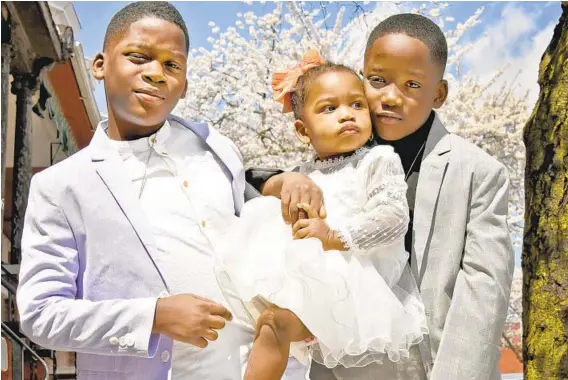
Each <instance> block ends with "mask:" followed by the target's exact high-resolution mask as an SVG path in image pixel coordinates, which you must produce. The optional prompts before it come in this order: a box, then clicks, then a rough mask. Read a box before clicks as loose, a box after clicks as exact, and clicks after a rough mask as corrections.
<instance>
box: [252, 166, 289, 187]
mask: <svg viewBox="0 0 568 380" xmlns="http://www.w3.org/2000/svg"><path fill="white" fill-rule="evenodd" d="M282 173H284V171H283V170H280V169H262V168H249V169H247V171H246V172H245V179H246V181H247V182H248V183H249V184H251V185H252V187H254V188H255V189H256V190H257V191H259V192H260V187H261V186H262V184H263V183H265V182H266V181H268V180H269V179H270V178H271V177H273V176H275V175H277V174H282Z"/></svg>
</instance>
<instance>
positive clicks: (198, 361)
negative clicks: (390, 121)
mask: <svg viewBox="0 0 568 380" xmlns="http://www.w3.org/2000/svg"><path fill="white" fill-rule="evenodd" d="M154 139H155V140H154ZM113 144H115V145H116V147H117V149H118V152H119V153H120V156H121V157H122V159H123V161H124V163H125V165H126V167H127V170H128V171H129V172H130V173H131V178H132V184H133V186H132V192H133V196H135V197H136V198H138V197H139V195H140V194H141V196H140V202H141V206H142V209H143V211H144V213H145V215H146V216H147V218H148V221H149V222H150V225H151V226H152V229H153V233H154V237H155V239H156V244H157V246H158V251H159V257H158V259H157V265H158V267H159V268H160V270H161V272H162V274H163V276H164V278H165V280H166V282H167V284H168V287H169V289H170V292H171V293H172V294H179V293H193V294H196V295H200V296H202V297H206V298H209V299H212V300H213V301H216V302H219V303H223V304H226V303H225V301H224V298H223V295H222V293H221V290H220V288H219V286H218V284H217V280H216V277H215V273H214V270H213V248H212V246H213V244H214V241H215V240H216V239H219V237H220V236H222V234H223V229H224V228H225V227H226V226H227V225H228V224H229V223H228V221H230V220H231V218H234V217H235V216H234V212H235V210H234V204H233V197H232V192H231V183H230V181H229V179H228V178H227V177H226V175H225V174H224V172H223V170H222V169H221V166H220V165H222V164H221V163H220V161H219V160H218V158H217V157H216V156H215V155H214V153H212V152H211V150H210V149H209V148H208V147H207V145H206V144H205V143H204V142H203V141H202V140H201V139H200V138H199V137H198V136H196V135H195V134H193V133H191V132H189V133H188V130H187V129H186V128H184V127H183V126H181V125H178V124H177V123H172V124H170V123H168V122H166V124H164V126H163V127H162V128H161V129H160V130H159V131H158V132H157V133H156V134H155V135H153V136H150V137H149V138H142V139H138V140H134V141H113ZM152 144H153V148H151V146H152ZM150 153H152V154H151V155H150ZM141 189H142V192H141ZM253 334H254V331H252V330H251V329H250V328H247V327H245V326H243V325H241V324H236V323H228V324H227V326H226V327H225V328H224V329H223V330H221V331H220V332H219V339H218V340H217V341H215V342H211V343H210V345H209V346H208V347H207V348H205V349H199V348H197V347H195V346H192V345H189V344H184V343H180V342H175V343H174V349H173V358H172V359H173V362H172V378H173V379H180V380H181V379H184V380H187V379H200V380H201V379H203V380H205V379H212V380H213V379H214V380H223V379H227V380H237V379H241V378H242V376H241V374H242V371H243V370H244V368H245V365H246V361H247V359H248V353H249V350H250V347H251V346H252V340H253V336H254V335H253Z"/></svg>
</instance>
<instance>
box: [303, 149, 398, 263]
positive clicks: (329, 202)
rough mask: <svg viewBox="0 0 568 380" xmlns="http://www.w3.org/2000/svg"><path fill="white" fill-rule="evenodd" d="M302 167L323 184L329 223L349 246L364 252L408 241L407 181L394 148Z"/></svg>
mask: <svg viewBox="0 0 568 380" xmlns="http://www.w3.org/2000/svg"><path fill="white" fill-rule="evenodd" d="M300 172H301V173H304V174H307V175H309V176H310V178H311V179H312V180H313V181H314V182H316V184H317V185H318V186H319V187H320V188H321V189H322V191H323V195H324V200H325V205H326V210H327V213H328V217H327V223H328V224H329V226H330V227H331V228H333V229H334V230H335V231H337V232H338V233H339V234H340V236H341V239H342V241H343V243H344V244H345V246H346V247H348V248H349V250H350V251H353V252H354V253H358V254H365V253H367V252H369V251H370V250H374V249H380V248H384V247H386V246H389V245H392V244H394V243H396V242H398V243H400V242H401V241H402V242H403V241H404V235H405V234H406V231H407V229H408V221H409V215H408V204H407V200H406V182H405V180H404V172H403V169H402V164H401V162H400V158H399V156H398V155H397V154H396V153H395V152H394V150H393V148H392V147H390V146H376V147H374V148H372V149H368V148H361V149H359V150H357V151H356V152H355V153H354V154H352V155H351V156H349V157H341V158H335V159H332V160H324V161H314V160H312V161H311V162H308V163H305V164H303V165H302V166H300Z"/></svg>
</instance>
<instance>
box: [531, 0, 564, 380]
mask: <svg viewBox="0 0 568 380" xmlns="http://www.w3.org/2000/svg"><path fill="white" fill-rule="evenodd" d="M538 83H539V85H540V96H539V99H538V102H537V104H536V106H535V108H534V111H533V113H532V115H531V117H530V119H529V120H528V122H527V124H526V126H525V130H524V142H525V146H526V152H527V161H526V169H525V192H526V195H525V202H526V203H525V232H524V243H523V259H522V262H523V278H524V280H523V281H524V282H523V311H524V313H523V340H524V349H523V354H524V360H525V369H524V371H525V380H556V379H558V380H560V379H568V2H563V3H562V16H561V17H560V21H559V23H558V25H557V26H556V28H555V29H554V35H553V37H552V40H551V42H550V45H549V46H548V48H547V49H546V51H545V53H544V55H543V57H542V60H541V63H540V70H539V78H538Z"/></svg>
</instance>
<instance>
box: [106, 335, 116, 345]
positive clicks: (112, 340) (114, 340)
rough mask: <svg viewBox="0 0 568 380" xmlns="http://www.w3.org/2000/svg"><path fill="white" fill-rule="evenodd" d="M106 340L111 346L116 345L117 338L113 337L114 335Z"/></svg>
mask: <svg viewBox="0 0 568 380" xmlns="http://www.w3.org/2000/svg"><path fill="white" fill-rule="evenodd" d="M108 342H109V343H110V344H112V345H113V346H116V345H117V344H118V338H117V337H115V336H113V337H110V339H109V340H108Z"/></svg>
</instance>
